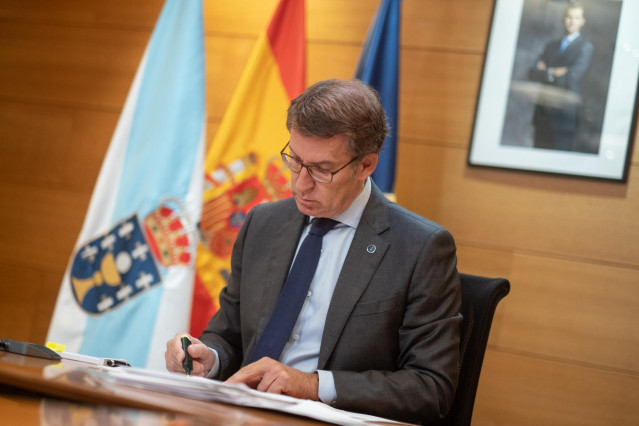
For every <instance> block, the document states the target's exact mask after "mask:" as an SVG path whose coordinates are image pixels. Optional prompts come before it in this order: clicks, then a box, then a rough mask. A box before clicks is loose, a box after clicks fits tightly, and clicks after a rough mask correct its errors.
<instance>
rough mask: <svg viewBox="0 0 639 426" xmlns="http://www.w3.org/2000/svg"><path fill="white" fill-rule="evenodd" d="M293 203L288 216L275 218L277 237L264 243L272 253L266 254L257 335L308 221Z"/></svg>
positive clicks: (281, 283) (262, 326) (282, 283)
mask: <svg viewBox="0 0 639 426" xmlns="http://www.w3.org/2000/svg"><path fill="white" fill-rule="evenodd" d="M291 205H292V206H293V208H292V209H289V213H288V214H284V215H283V217H285V218H286V219H285V220H281V221H280V220H277V219H274V220H273V222H274V223H276V224H277V225H275V226H277V228H278V229H277V230H276V233H275V235H277V237H276V239H275V240H274V241H267V242H266V244H265V245H264V247H267V250H269V251H270V253H269V255H268V256H266V259H267V261H268V265H267V266H266V268H267V269H266V270H267V271H268V272H267V274H266V276H265V277H264V278H265V279H264V285H263V292H262V300H261V312H260V322H259V324H258V329H257V334H256V335H257V336H259V335H260V334H262V330H264V327H266V323H267V322H268V319H269V318H270V316H271V312H272V311H273V307H274V306H275V303H276V302H277V297H278V296H279V294H280V291H281V289H282V286H283V285H284V281H286V277H287V276H288V271H289V269H290V267H291V263H292V262H293V258H294V257H295V250H296V249H297V243H298V241H299V238H300V234H301V232H302V229H303V227H304V224H305V221H306V216H305V215H303V214H302V213H300V212H299V210H297V207H295V203H292V204H291Z"/></svg>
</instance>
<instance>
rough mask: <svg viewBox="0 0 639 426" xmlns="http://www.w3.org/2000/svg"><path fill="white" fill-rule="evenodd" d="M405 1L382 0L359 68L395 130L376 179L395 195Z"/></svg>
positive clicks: (358, 71)
mask: <svg viewBox="0 0 639 426" xmlns="http://www.w3.org/2000/svg"><path fill="white" fill-rule="evenodd" d="M400 19H401V0H382V3H381V4H380V6H379V8H378V9H377V14H376V15H375V19H374V21H373V23H372V25H371V27H370V28H369V30H368V36H367V37H366V42H365V44H364V49H363V50H362V55H361V56H360V59H359V64H358V65H357V71H356V72H355V78H358V79H360V80H362V81H363V82H364V83H367V84H369V85H371V86H372V87H374V88H375V89H376V90H377V91H378V92H379V95H380V97H381V101H382V106H383V107H384V111H386V115H387V116H388V122H389V124H390V127H391V131H390V132H389V134H388V136H386V140H385V141H384V148H383V150H382V153H381V155H380V157H379V163H378V164H377V169H375V172H374V173H373V180H374V181H375V183H376V184H377V186H378V187H379V188H380V189H381V190H382V191H383V192H385V193H387V194H390V193H393V192H394V187H395V163H396V152H397V125H398V112H397V110H398V107H397V105H398V93H399V46H400V44H399V35H400V28H399V25H400Z"/></svg>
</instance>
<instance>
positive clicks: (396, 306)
mask: <svg viewBox="0 0 639 426" xmlns="http://www.w3.org/2000/svg"><path fill="white" fill-rule="evenodd" d="M305 220H306V216H304V215H303V214H302V213H300V212H299V210H298V209H297V207H296V205H295V201H294V200H293V199H292V198H289V199H286V200H281V201H278V202H274V203H269V204H262V205H259V206H257V207H255V208H254V209H253V210H252V211H251V212H250V213H249V215H248V216H247V218H246V220H245V221H244V225H243V226H242V230H241V231H240V233H239V235H238V237H237V240H236V242H235V246H234V249H233V257H232V262H231V263H232V273H231V278H230V281H229V284H228V286H227V287H226V288H225V289H224V290H222V293H221V294H220V310H219V311H218V312H217V313H216V315H215V316H214V317H213V318H212V319H211V322H210V323H209V325H208V327H207V329H206V330H205V331H204V333H203V334H202V336H201V340H202V341H203V342H204V343H205V344H207V345H208V346H210V347H212V348H214V349H216V350H217V351H218V354H219V356H220V363H221V370H220V371H221V377H220V378H221V379H226V378H228V377H229V376H230V375H232V374H233V373H234V372H235V371H237V370H238V368H239V367H240V366H241V365H242V364H243V362H244V359H245V357H248V356H249V355H250V354H251V351H252V350H253V346H254V345H255V343H256V341H257V339H258V337H259V336H260V333H261V332H262V330H263V329H264V327H265V326H266V323H267V321H268V319H269V317H270V315H271V311H272V309H273V307H274V305H275V302H276V300H277V296H278V293H279V291H280V289H281V287H282V285H283V284H284V281H285V279H286V276H287V274H288V271H289V267H290V265H291V262H292V261H293V257H294V255H295V250H296V248H297V243H298V240H299V238H300V235H301V232H302V229H303V227H304V224H305ZM371 244H372V245H374V246H375V247H376V250H375V252H374V253H369V252H368V251H367V247H368V246H370V245H371ZM456 263H457V261H456V256H455V243H454V241H453V238H452V236H451V235H450V233H448V231H446V230H445V229H444V228H442V227H441V226H439V225H437V224H435V223H433V222H431V221H429V220H427V219H424V218H422V217H420V216H418V215H416V214H414V213H412V212H410V211H408V210H406V209H404V208H402V207H400V206H399V205H397V204H394V203H391V202H389V201H388V200H387V199H386V198H385V197H384V195H383V194H382V193H381V192H380V191H379V189H377V187H376V186H375V185H373V188H372V193H371V197H370V200H369V202H368V204H367V205H366V208H365V209H364V213H363V215H362V218H361V221H360V223H359V226H358V228H357V231H356V232H355V236H354V238H353V242H352V244H351V247H350V249H349V251H348V254H347V257H346V260H345V262H344V266H343V267H342V271H341V273H340V275H339V279H338V281H337V285H336V287H335V292H334V294H333V298H332V300H331V304H330V307H329V310H328V315H327V317H326V325H325V329H324V334H323V336H322V342H321V346H320V348H319V365H318V369H320V370H330V371H331V372H332V373H333V376H334V379H335V387H336V390H337V400H336V402H335V404H334V406H335V407H337V408H343V409H347V410H352V411H358V412H364V413H369V414H374V415H379V416H383V417H389V418H394V419H399V420H405V421H412V422H425V421H429V420H433V419H437V418H439V417H441V416H443V415H444V414H446V412H447V411H448V409H449V408H450V406H451V404H452V400H453V398H454V394H455V389H456V386H457V376H458V359H459V354H458V348H459V324H460V322H461V316H460V315H459V314H458V312H459V308H460V304H461V295H460V285H459V277H458V275H457V269H456Z"/></svg>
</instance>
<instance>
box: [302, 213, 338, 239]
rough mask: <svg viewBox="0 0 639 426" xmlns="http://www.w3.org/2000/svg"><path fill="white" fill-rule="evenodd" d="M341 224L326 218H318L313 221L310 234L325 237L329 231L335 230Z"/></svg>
mask: <svg viewBox="0 0 639 426" xmlns="http://www.w3.org/2000/svg"><path fill="white" fill-rule="evenodd" d="M338 223H339V222H338V221H336V220H333V219H328V218H325V217H318V218H315V219H314V220H313V223H312V224H311V229H310V231H308V233H309V234H313V235H317V236H318V237H323V236H324V235H326V233H327V232H328V231H330V230H331V229H333V228H334V227H335V226H336V225H337V224H338Z"/></svg>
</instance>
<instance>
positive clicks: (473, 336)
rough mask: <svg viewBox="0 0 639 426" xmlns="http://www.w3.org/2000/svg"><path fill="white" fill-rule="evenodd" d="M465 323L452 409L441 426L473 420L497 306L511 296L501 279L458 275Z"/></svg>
mask: <svg viewBox="0 0 639 426" xmlns="http://www.w3.org/2000/svg"><path fill="white" fill-rule="evenodd" d="M459 278H460V280H461V292H462V305H461V314H462V315H463V317H464V320H463V322H462V325H461V330H460V342H459V354H460V358H459V384H458V386H457V393H456V394H455V400H454V402H453V406H452V408H451V410H450V412H449V413H448V415H447V416H446V417H445V418H444V420H443V422H442V423H441V424H442V425H446V426H453V425H454V426H462V425H463V426H468V425H470V420H471V418H472V416H473V406H474V405H475V395H476V394H477V384H478V383H479V374H480V373H481V366H482V363H483V361H484V353H485V352H486V344H487V342H488V335H489V333H490V326H491V325H492V321H493V315H494V313H495V309H496V308H497V304H498V303H499V301H500V300H501V299H502V298H504V297H505V296H506V295H507V294H508V293H509V292H510V283H509V282H508V280H507V279H504V278H485V277H479V276H476V275H468V274H459Z"/></svg>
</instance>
